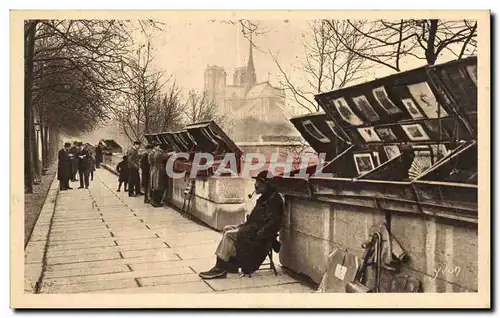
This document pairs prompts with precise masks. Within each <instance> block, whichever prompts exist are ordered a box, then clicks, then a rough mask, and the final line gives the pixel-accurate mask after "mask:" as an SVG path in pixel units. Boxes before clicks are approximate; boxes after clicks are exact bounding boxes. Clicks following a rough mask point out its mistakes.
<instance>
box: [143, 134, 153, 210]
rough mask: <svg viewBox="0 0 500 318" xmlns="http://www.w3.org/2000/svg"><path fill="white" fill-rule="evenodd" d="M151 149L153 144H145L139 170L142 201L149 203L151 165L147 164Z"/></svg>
mask: <svg viewBox="0 0 500 318" xmlns="http://www.w3.org/2000/svg"><path fill="white" fill-rule="evenodd" d="M152 149H153V145H149V144H148V145H146V151H145V152H144V153H143V154H142V155H141V172H142V184H141V185H142V188H143V189H144V203H149V200H150V193H149V192H150V189H151V178H150V172H151V167H150V165H149V161H148V158H149V154H150V153H151V150H152Z"/></svg>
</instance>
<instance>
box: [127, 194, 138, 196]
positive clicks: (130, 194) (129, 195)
mask: <svg viewBox="0 0 500 318" xmlns="http://www.w3.org/2000/svg"><path fill="white" fill-rule="evenodd" d="M128 196H129V197H136V196H137V194H129V195H128Z"/></svg>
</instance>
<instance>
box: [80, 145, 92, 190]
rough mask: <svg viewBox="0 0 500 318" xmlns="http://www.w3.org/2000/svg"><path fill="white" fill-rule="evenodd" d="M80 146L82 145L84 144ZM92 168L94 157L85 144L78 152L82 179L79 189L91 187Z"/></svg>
mask: <svg viewBox="0 0 500 318" xmlns="http://www.w3.org/2000/svg"><path fill="white" fill-rule="evenodd" d="M79 146H80V147H81V146H82V145H79ZM90 169H92V157H91V154H90V152H89V150H88V149H87V146H85V147H83V149H82V150H80V152H79V153H78V175H79V179H80V187H78V189H83V187H85V189H88V188H89V185H90V182H89V176H90Z"/></svg>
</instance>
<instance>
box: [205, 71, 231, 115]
mask: <svg viewBox="0 0 500 318" xmlns="http://www.w3.org/2000/svg"><path fill="white" fill-rule="evenodd" d="M204 86H205V93H206V94H207V97H208V99H209V100H210V101H211V102H213V103H215V104H216V105H217V107H218V109H219V112H221V113H224V111H225V107H226V106H225V95H226V71H225V70H224V68H223V67H220V66H216V65H210V66H207V69H206V70H205V85H204Z"/></svg>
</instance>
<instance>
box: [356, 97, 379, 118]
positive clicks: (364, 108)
mask: <svg viewBox="0 0 500 318" xmlns="http://www.w3.org/2000/svg"><path fill="white" fill-rule="evenodd" d="M352 101H353V102H354V104H356V107H358V109H359V110H360V111H361V112H362V113H363V115H365V117H366V118H367V119H368V120H369V121H372V122H373V121H377V120H380V117H379V115H378V114H377V112H375V110H374V109H373V107H372V105H370V102H369V101H368V99H366V97H365V95H361V96H357V97H353V98H352Z"/></svg>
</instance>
